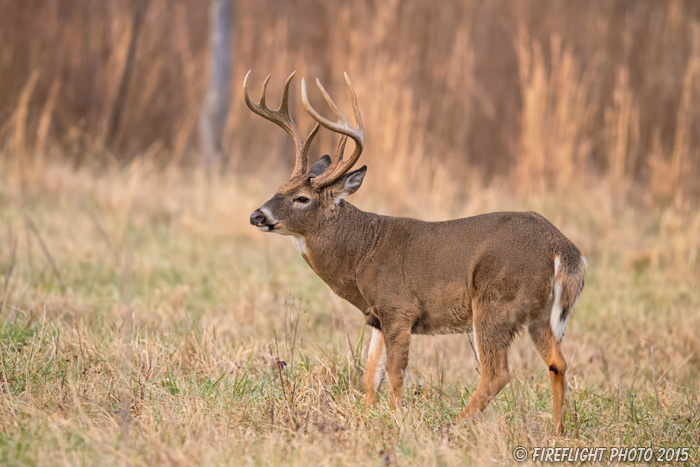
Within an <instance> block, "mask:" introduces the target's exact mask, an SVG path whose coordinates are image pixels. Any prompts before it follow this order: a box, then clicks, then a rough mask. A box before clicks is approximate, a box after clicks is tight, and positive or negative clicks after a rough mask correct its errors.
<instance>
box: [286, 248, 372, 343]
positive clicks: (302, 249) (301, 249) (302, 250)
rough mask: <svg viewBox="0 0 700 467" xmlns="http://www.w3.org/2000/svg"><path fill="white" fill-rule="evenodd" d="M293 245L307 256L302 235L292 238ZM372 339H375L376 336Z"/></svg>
mask: <svg viewBox="0 0 700 467" xmlns="http://www.w3.org/2000/svg"><path fill="white" fill-rule="evenodd" d="M292 243H293V244H294V248H296V249H297V251H298V252H299V253H301V254H302V255H305V254H306V240H304V237H302V236H301V235H294V236H292ZM372 338H373V339H374V335H373V336H372Z"/></svg>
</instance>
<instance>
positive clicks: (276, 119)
mask: <svg viewBox="0 0 700 467" xmlns="http://www.w3.org/2000/svg"><path fill="white" fill-rule="evenodd" d="M295 74H296V71H294V72H292V74H291V75H289V78H287V81H286V82H285V83H284V91H283V92H282V103H281V104H280V107H279V109H277V110H272V109H270V108H269V107H268V106H267V105H266V103H265V93H266V92H267V83H268V82H269V81H270V76H272V75H267V78H266V79H265V82H264V83H263V85H262V91H261V93H260V102H259V103H257V104H254V103H253V101H251V100H250V97H249V96H248V77H249V76H250V71H248V73H246V75H245V79H244V80H243V97H244V98H245V103H246V104H247V105H248V108H250V110H252V111H253V112H255V113H256V114H258V115H260V116H261V117H263V118H265V119H267V120H270V121H271V122H273V123H275V124H277V125H279V126H281V127H282V129H283V130H284V131H286V132H287V134H288V135H289V136H290V137H291V138H292V141H293V142H294V147H295V149H296V162H295V164H294V171H293V172H292V178H293V177H296V176H297V175H303V174H305V173H306V162H307V160H308V154H309V147H310V146H311V142H312V141H313V139H314V136H316V133H318V129H319V124H318V123H317V124H316V125H315V126H314V128H313V130H311V133H309V136H308V138H306V141H304V140H303V138H302V137H301V132H300V131H299V128H298V127H297V125H296V123H294V120H292V116H291V115H290V114H289V107H288V104H289V100H288V97H289V85H290V83H291V82H292V79H293V78H294V75H295Z"/></svg>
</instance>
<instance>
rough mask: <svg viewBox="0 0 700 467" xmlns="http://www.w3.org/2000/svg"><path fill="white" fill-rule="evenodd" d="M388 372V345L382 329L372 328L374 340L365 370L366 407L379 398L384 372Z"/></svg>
mask: <svg viewBox="0 0 700 467" xmlns="http://www.w3.org/2000/svg"><path fill="white" fill-rule="evenodd" d="M385 372H386V347H385V345H384V336H383V335H382V331H380V330H379V329H377V328H372V340H371V341H370V344H369V354H368V355H367V367H366V370H365V394H366V397H365V407H369V406H370V405H372V404H374V403H375V401H376V400H377V393H378V392H379V388H380V387H381V386H382V381H383V380H384V373H385Z"/></svg>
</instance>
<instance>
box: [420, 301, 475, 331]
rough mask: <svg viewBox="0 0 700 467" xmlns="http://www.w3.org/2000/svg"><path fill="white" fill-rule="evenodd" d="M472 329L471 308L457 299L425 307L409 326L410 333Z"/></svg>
mask: <svg viewBox="0 0 700 467" xmlns="http://www.w3.org/2000/svg"><path fill="white" fill-rule="evenodd" d="M471 330H472V310H471V307H470V306H469V305H468V304H467V302H463V301H458V302H454V303H452V304H450V305H446V306H444V307H441V306H438V307H431V306H428V307H425V309H424V310H423V311H422V313H421V315H420V317H419V318H418V319H417V320H416V322H415V323H414V325H413V327H412V328H411V333H412V334H463V333H466V332H470V331H471Z"/></svg>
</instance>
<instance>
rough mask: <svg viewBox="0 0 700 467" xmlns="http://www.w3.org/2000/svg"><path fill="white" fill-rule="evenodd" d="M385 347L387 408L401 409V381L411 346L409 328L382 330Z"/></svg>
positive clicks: (399, 327)
mask: <svg viewBox="0 0 700 467" xmlns="http://www.w3.org/2000/svg"><path fill="white" fill-rule="evenodd" d="M384 345H385V347H386V369H387V372H388V373H389V385H390V394H389V407H390V408H392V409H393V408H396V407H401V401H402V398H403V380H404V377H405V376H406V367H407V366H408V353H409V349H410V346H411V326H410V325H409V324H404V325H402V326H392V327H391V328H389V329H385V330H384Z"/></svg>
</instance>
